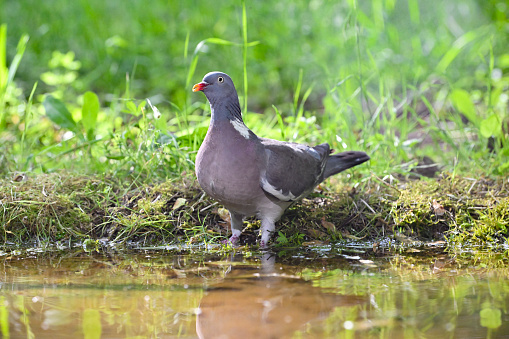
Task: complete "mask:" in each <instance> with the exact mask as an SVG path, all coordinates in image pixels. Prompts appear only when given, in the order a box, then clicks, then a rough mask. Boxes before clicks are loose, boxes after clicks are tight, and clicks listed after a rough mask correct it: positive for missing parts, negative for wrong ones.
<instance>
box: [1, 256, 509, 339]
mask: <svg viewBox="0 0 509 339" xmlns="http://www.w3.org/2000/svg"><path fill="white" fill-rule="evenodd" d="M1 254H2V256H1V257H0V333H1V334H2V337H3V338H52V339H55V338H242V339H249V338H490V337H491V338H503V337H509V279H508V278H509V268H508V267H507V256H506V255H504V254H493V253H490V254H488V253H482V252H477V253H472V252H469V253H462V254H456V255H455V256H452V255H449V254H446V253H443V251H442V250H441V249H430V248H427V249H422V248H419V249H415V248H410V249H400V250H397V251H396V250H377V251H374V250H373V249H370V248H362V247H337V248H335V247H315V248H309V249H307V250H301V251H299V252H293V251H285V252H279V253H256V252H247V251H242V250H239V251H237V252H236V253H222V254H221V253H219V254H217V253H216V254H214V253H210V250H208V251H201V250H197V249H194V250H186V251H179V250H176V249H166V250H165V249H145V250H137V251H129V252H123V251H108V252H107V253H105V252H102V251H101V253H99V252H93V253H86V252H84V251H83V250H82V249H77V250H74V251H73V250H66V251H52V252H48V251H45V252H43V253H41V252H38V251H37V250H34V251H30V250H28V251H27V250H25V251H16V252H9V253H6V252H1Z"/></svg>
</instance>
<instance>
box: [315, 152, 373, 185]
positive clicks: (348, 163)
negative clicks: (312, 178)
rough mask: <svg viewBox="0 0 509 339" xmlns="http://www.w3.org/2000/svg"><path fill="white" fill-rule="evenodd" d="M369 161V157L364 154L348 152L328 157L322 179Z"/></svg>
mask: <svg viewBox="0 0 509 339" xmlns="http://www.w3.org/2000/svg"><path fill="white" fill-rule="evenodd" d="M368 160H369V155H367V154H366V153H364V152H358V151H349V152H342V153H338V154H333V155H331V156H329V159H328V161H327V165H326V166H325V170H324V171H323V178H324V179H326V178H328V177H330V176H331V175H334V174H338V173H339V172H343V171H344V170H347V169H349V168H351V167H354V166H357V165H360V164H362V163H363V162H366V161H368Z"/></svg>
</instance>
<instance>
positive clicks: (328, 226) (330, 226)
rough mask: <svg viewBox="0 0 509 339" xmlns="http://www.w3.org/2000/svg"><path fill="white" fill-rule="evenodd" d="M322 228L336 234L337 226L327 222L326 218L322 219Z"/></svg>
mask: <svg viewBox="0 0 509 339" xmlns="http://www.w3.org/2000/svg"><path fill="white" fill-rule="evenodd" d="M322 226H323V227H324V228H325V229H327V230H328V231H331V232H336V226H335V225H334V224H333V223H331V222H330V221H327V220H325V217H322Z"/></svg>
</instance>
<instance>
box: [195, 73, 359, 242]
mask: <svg viewBox="0 0 509 339" xmlns="http://www.w3.org/2000/svg"><path fill="white" fill-rule="evenodd" d="M197 91H202V92H203V93H204V94H205V96H206V97H207V99H208V101H209V103H210V109H211V113H212V117H211V120H210V126H209V128H208V131H207V135H206V136H205V139H204V141H203V143H202V145H201V147H200V149H199V151H198V154H197V156H196V176H197V178H198V182H199V184H200V186H201V187H202V188H203V190H204V191H205V192H206V193H207V194H208V195H210V196H211V197H212V198H214V199H215V200H217V201H218V202H219V203H221V204H223V205H224V206H225V207H226V208H227V209H228V210H229V211H230V217H231V229H232V236H231V237H230V239H229V242H230V243H231V244H233V245H236V244H237V243H238V242H239V237H240V234H241V232H242V221H243V218H244V217H247V216H253V215H256V216H257V217H258V218H259V219H260V220H261V226H262V227H261V228H262V234H261V242H260V246H261V247H262V248H264V247H266V246H267V244H268V242H269V239H270V236H271V234H272V233H273V232H274V229H275V223H276V222H277V221H278V220H279V218H281V215H282V214H283V212H284V211H285V210H286V209H287V208H288V207H289V206H290V205H292V204H293V203H294V202H295V201H297V200H299V199H301V198H303V197H305V196H306V195H308V194H309V193H311V192H312V191H313V190H314V188H315V187H316V186H317V185H318V184H319V183H321V182H322V181H324V180H325V179H326V178H328V177H330V176H331V175H334V174H337V173H339V172H341V171H344V170H346V169H348V168H350V167H353V166H357V165H359V164H361V163H363V162H365V161H367V160H369V156H368V155H367V154H366V153H364V152H354V151H349V152H342V153H337V154H333V155H331V154H330V153H331V149H330V146H329V144H327V143H323V144H320V145H317V146H314V147H309V146H306V145H302V144H297V143H292V142H284V141H277V140H272V139H265V138H260V137H258V136H256V135H255V134H254V133H253V132H252V131H251V130H250V129H249V128H248V127H247V126H246V125H245V124H244V121H243V120H242V114H241V110H240V104H239V98H238V95H237V91H236V90H235V86H234V84H233V81H232V79H231V78H230V77H229V76H228V75H227V74H225V73H222V72H211V73H208V74H206V75H205V77H204V78H203V81H202V82H200V83H198V84H196V85H194V87H193V92H197Z"/></svg>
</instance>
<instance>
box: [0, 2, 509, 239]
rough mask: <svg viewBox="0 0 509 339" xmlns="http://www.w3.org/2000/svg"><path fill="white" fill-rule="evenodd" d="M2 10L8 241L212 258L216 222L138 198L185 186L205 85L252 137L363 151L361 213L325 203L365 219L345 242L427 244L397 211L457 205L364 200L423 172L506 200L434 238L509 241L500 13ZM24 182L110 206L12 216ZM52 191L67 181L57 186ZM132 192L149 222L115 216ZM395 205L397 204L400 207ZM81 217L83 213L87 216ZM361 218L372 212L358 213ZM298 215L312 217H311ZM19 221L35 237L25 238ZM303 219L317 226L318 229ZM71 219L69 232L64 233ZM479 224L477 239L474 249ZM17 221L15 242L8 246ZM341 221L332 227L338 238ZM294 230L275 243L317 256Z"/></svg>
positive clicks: (20, 209) (464, 5) (437, 6)
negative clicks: (217, 79)
mask: <svg viewBox="0 0 509 339" xmlns="http://www.w3.org/2000/svg"><path fill="white" fill-rule="evenodd" d="M2 8H3V10H2V11H1V13H0V23H4V24H3V25H2V26H1V27H2V28H1V30H0V141H1V142H0V164H1V166H0V177H2V178H4V179H3V187H2V194H3V197H4V198H3V199H7V200H5V201H4V200H1V202H2V206H3V207H2V211H3V212H2V213H3V214H0V220H2V222H3V223H4V239H8V238H10V237H14V238H17V239H25V238H26V237H29V236H33V235H34V234H35V235H40V237H50V238H55V239H60V238H62V237H78V238H79V237H88V236H90V237H96V236H104V235H107V236H108V237H111V238H112V239H117V240H120V239H127V238H128V236H133V235H136V237H138V238H140V239H141V238H142V237H143V236H145V237H146V238H153V237H156V238H157V237H161V238H162V239H174V237H175V236H184V238H185V239H186V241H187V240H190V239H191V238H192V239H194V240H195V241H197V240H196V239H202V237H203V239H205V241H214V239H215V238H214V237H215V236H216V235H210V234H209V233H208V232H207V231H206V230H207V229H212V230H215V231H216V232H218V231H219V230H218V229H214V227H212V228H210V226H212V224H213V223H214V222H215V221H218V219H217V217H215V219H214V218H212V219H210V216H211V215H210V211H209V213H208V214H207V213H201V214H200V213H198V214H197V215H195V214H193V213H194V211H188V212H186V215H187V216H186V217H185V218H183V219H182V218H180V219H179V218H177V219H174V218H175V216H174V215H173V212H171V210H169V205H164V206H162V205H161V206H159V204H161V201H159V200H158V201H159V202H158V203H157V204H156V205H154V206H153V207H150V205H151V204H149V202H151V201H153V200H150V199H156V198H155V196H152V195H151V194H152V193H149V192H147V190H149V191H151V190H156V188H157V187H160V186H158V185H169V186H171V185H172V184H171V183H174V182H180V179H179V178H181V177H184V178H188V177H189V176H190V175H191V174H192V173H193V171H194V157H195V154H196V152H197V150H198V148H199V145H200V144H201V141H202V140H203V138H204V136H205V133H206V130H207V126H208V119H209V114H208V105H207V104H206V103H205V102H204V98H203V96H193V94H192V93H191V91H190V89H191V86H192V84H193V83H194V82H198V81H199V80H200V79H201V77H202V75H203V74H205V73H207V72H208V71H211V70H223V71H226V72H227V73H229V74H230V75H231V76H232V78H233V79H234V81H235V82H236V85H237V89H238V92H239V95H240V97H241V98H240V99H241V103H242V104H243V107H244V119H245V121H246V124H247V125H248V126H249V127H250V128H251V129H252V130H253V131H254V132H255V133H257V134H258V135H260V136H264V137H270V138H277V139H285V140H290V141H296V142H303V143H308V144H316V143H321V142H323V141H328V142H329V143H331V145H332V147H333V148H335V149H336V150H338V151H339V150H345V149H346V150H350V149H355V150H363V151H366V152H367V153H368V154H369V155H370V156H371V158H372V160H371V161H370V162H369V164H366V165H363V166H360V167H358V168H356V169H355V170H354V171H352V172H349V173H350V174H349V175H353V174H355V175H354V176H353V177H352V178H350V179H349V180H350V181H349V184H350V185H357V187H358V189H362V190H364V191H363V192H361V193H362V194H368V193H369V194H371V195H370V196H367V195H366V196H363V197H362V201H361V200H353V201H345V200H344V199H341V198H338V197H341V193H331V196H333V197H335V198H338V199H339V200H338V203H340V204H341V203H344V204H346V205H345V206H343V207H341V206H336V207H335V208H338V211H341V210H344V209H346V210H345V211H344V212H341V213H339V212H338V216H337V218H340V216H343V217H345V220H349V218H352V217H353V216H357V217H358V222H360V224H359V225H357V224H355V225H354V226H353V233H354V234H356V235H355V237H361V238H362V237H364V236H366V235H368V234H369V236H370V237H373V236H375V237H376V236H379V235H380V232H379V229H378V228H377V227H380V225H382V224H383V225H386V226H387V227H389V228H391V231H393V229H394V228H395V227H396V228H401V229H402V230H405V232H407V233H408V234H409V235H412V232H414V231H415V232H417V233H418V234H426V236H427V235H429V234H432V233H433V232H430V233H429V234H428V233H427V232H424V228H425V227H424V226H423V225H413V224H412V218H411V215H410V214H405V211H408V210H409V209H410V207H409V206H407V205H405V204H406V202H404V201H406V200H408V201H414V200H415V201H416V202H420V204H421V205H419V210H422V211H424V212H423V213H427V212H426V208H425V207H426V206H427V205H426V204H429V203H430V202H429V197H430V196H433V197H434V199H435V200H437V201H439V202H441V201H445V205H444V206H446V205H447V204H448V203H449V201H448V200H447V201H446V200H444V199H442V198H441V197H435V196H434V195H433V194H432V192H429V191H427V190H426V189H425V188H426V187H424V186H429V184H428V181H426V184H419V183H408V184H407V185H410V186H409V187H411V189H412V190H413V191H410V192H409V193H408V194H406V193H401V192H406V191H401V192H400V193H398V194H400V195H397V194H394V192H393V191H392V189H391V188H387V192H392V193H390V194H392V195H391V199H390V201H391V203H390V204H389V203H388V202H385V201H384V200H383V199H384V197H385V195H387V194H389V193H387V192H385V191H384V192H385V193H380V192H375V191H373V190H372V189H371V186H372V185H374V182H376V180H374V179H373V178H382V179H384V180H382V179H380V180H382V181H383V182H386V181H387V180H389V179H390V178H394V177H397V178H408V177H410V176H413V175H414V172H415V171H416V168H417V167H419V166H421V165H423V159H428V160H430V162H431V163H437V164H438V166H439V168H440V171H441V172H443V173H449V174H447V175H446V176H447V178H450V181H451V182H452V184H451V185H453V186H454V185H463V183H464V180H466V179H464V178H468V177H471V178H475V180H477V181H478V182H482V181H483V180H494V181H495V182H497V185H498V186H497V187H502V190H501V191H500V193H499V195H497V197H498V198H497V199H499V200H496V201H495V202H491V203H488V202H484V203H486V204H487V205H481V206H485V207H486V208H485V209H484V210H483V211H482V212H479V208H478V207H479V206H477V207H476V206H470V205H468V204H467V205H464V202H465V199H463V200H461V201H460V202H459V203H458V204H459V205H458V206H466V207H465V208H466V209H462V208H463V207H458V209H457V210H456V207H454V213H456V214H454V215H455V216H454V218H452V219H449V220H448V221H447V222H446V223H445V224H446V225H447V227H448V228H446V227H445V226H444V227H443V228H440V229H441V230H442V231H444V232H445V231H451V233H449V234H453V235H456V236H457V237H456V238H455V239H458V241H460V240H461V241H467V240H468V239H470V238H472V237H473V238H474V240H475V241H477V240H479V241H480V242H485V241H488V242H489V241H492V240H493V241H494V242H498V241H499V240H501V239H502V238H503V237H504V236H507V231H506V230H505V224H504V221H503V220H504V218H505V215H506V210H507V204H506V203H505V200H503V198H504V197H505V196H506V192H507V188H505V186H504V185H505V184H502V183H500V181H501V180H502V181H503V178H504V177H506V176H507V174H508V173H509V140H508V139H509V115H508V113H507V102H508V96H507V87H508V86H509V76H508V74H509V73H508V70H509V54H507V51H506V46H507V44H508V43H509V41H508V39H507V37H508V36H509V35H508V34H507V14H506V13H505V11H504V9H503V8H504V3H503V1H497V0H493V1H490V2H481V1H474V0H470V1H466V2H465V1H457V2H448V3H447V4H446V3H443V2H441V1H431V2H430V1H426V2H424V1H404V0H393V1H381V0H374V1H372V2H371V3H367V2H366V3H364V2H357V1H355V0H351V1H348V2H344V3H331V2H323V3H322V2H320V1H312V2H309V3H300V4H295V3H294V2H291V1H278V2H263V3H256V4H255V3H246V2H244V1H241V2H239V1H230V2H222V3H221V4H218V5H217V6H213V7H211V6H210V4H208V3H206V2H200V1H198V2H196V3H188V2H184V3H182V2H180V3H179V2H175V3H167V2H162V1H154V2H152V3H151V5H150V6H146V5H145V4H144V3H143V2H141V1H138V0H130V1H127V2H122V4H120V2H116V1H111V2H108V3H104V2H101V1H98V0H91V1H88V2H86V3H85V2H76V3H73V4H72V5H68V4H67V3H65V2H60V1H57V0H54V1H49V2H42V3H38V4H37V5H33V4H31V3H30V1H28V0H20V1H17V2H7V3H3V4H2ZM112 12H114V13H115V16H113V17H111V13H112ZM19 17H24V18H26V20H18V19H17V18H19ZM62 17H66V18H68V19H69V20H70V21H72V22H73V23H74V24H73V25H72V27H71V26H69V25H67V22H69V21H68V20H66V21H62V20H61V19H60V18H62ZM218 18H219V19H218ZM282 18H285V19H282ZM248 28H249V29H248ZM191 51H192V52H191ZM248 89H249V90H248ZM259 113H261V114H259ZM19 173H25V174H27V175H28V177H29V178H32V180H36V181H41V182H45V183H46V185H45V186H43V187H46V188H47V187H50V186H51V183H50V182H47V180H57V183H53V184H52V185H53V186H54V187H60V188H59V189H62V190H63V191H64V192H67V188H66V187H67V185H70V187H71V188H72V189H76V187H75V186H74V185H75V184H74V183H71V182H73V181H74V180H75V179H76V178H78V179H76V180H78V182H83V180H85V179H83V178H88V179H87V180H89V181H91V182H95V181H96V180H99V181H100V182H101V183H100V184H99V183H98V184H97V185H99V186H100V187H102V188H103V189H107V190H108V193H107V194H106V195H104V193H100V192H102V191H101V190H99V191H97V190H96V189H95V188H94V189H91V190H90V191H87V189H88V188H86V187H87V186H85V187H81V186H79V190H85V192H89V193H88V194H89V198H86V197H83V196H81V195H80V194H78V193H77V192H67V193H62V194H59V195H58V197H54V199H55V200H51V202H50V203H49V202H48V197H47V196H45V195H44V194H42V192H43V191H37V190H40V189H41V187H40V185H38V184H34V183H31V184H30V185H29V184H26V185H28V186H29V187H32V188H27V192H28V193H27V192H25V193H24V194H27V196H26V197H25V198H23V200H22V202H21V203H19V204H18V203H16V206H14V205H12V204H11V203H7V202H9V201H11V202H14V201H16V202H17V201H18V200H16V199H17V198H16V197H15V196H12V194H11V193H9V192H10V191H9V190H7V189H8V188H12V186H11V182H10V181H11V180H13V179H14V178H17V177H18V175H19ZM51 173H54V176H52V175H51ZM48 175H49V176H48ZM62 177H64V178H69V179H68V180H67V179H65V180H64V181H63V182H64V183H63V184H58V180H60V181H62V179H57V178H62ZM34 178H40V179H34ZM387 178H389V179H387ZM87 180H85V181H87ZM380 180H378V181H380ZM436 182H437V183H438V182H440V181H439V180H436ZM467 182H468V180H467ZM23 183H24V182H23ZM23 183H22V184H20V185H24V184H23ZM15 185H16V184H15ZM329 185H330V184H329ZM380 185H382V186H384V185H385V184H380ZM388 185H392V184H388ZM419 185H424V186H423V187H421V186H419ZM28 186H27V187H28ZM53 186H52V187H53ZM447 187H448V188H447V190H445V188H444V191H440V190H439V191H440V192H441V193H443V194H444V195H445V196H447V194H452V195H454V194H455V193H454V187H452V186H450V185H449V186H447ZM32 189H34V190H35V191H34V192H32V191H31V190H32ZM167 189H170V188H167ZM195 189H196V188H195V186H193V189H191V191H190V192H186V191H185V190H184V191H182V192H181V193H179V194H181V195H182V197H185V199H186V201H191V200H192V201H194V200H193V199H191V198H190V197H189V194H193V198H194V199H195V198H196V196H195V195H196V192H195V191H194V190H195ZM5 190H7V191H5ZM397 190H400V188H397ZM137 191H140V192H141V191H144V192H145V193H143V194H146V195H147V196H145V197H143V198H140V199H141V200H140V201H139V204H141V205H143V206H145V207H144V208H142V210H143V211H145V212H146V211H150V213H148V212H146V213H145V212H144V213H141V214H140V213H131V212H132V211H131V212H129V213H127V212H125V211H124V210H123V209H124V208H126V207H125V206H129V204H127V202H125V201H121V199H120V198H116V197H122V196H130V197H134V196H136V192H137ZM156 191H157V190H156ZM192 192H195V193H192ZM470 193H472V191H470ZM96 194H99V195H98V196H96ZM140 194H141V193H140ZM174 194H177V193H176V192H174ZM337 194H339V195H337ZM462 194H466V192H463V191H462ZM418 195H420V196H418ZM462 196H463V195H462ZM465 196H468V195H465ZM103 198H104V199H105V200H103ZM436 198H438V199H436ZM480 198H481V199H484V197H483V196H481V197H480ZM83 199H84V200H83ZM86 199H89V200H86ZM143 199H149V200H143ZM377 199H382V202H377ZM398 199H403V200H402V202H401V203H400V204H399V205H393V202H394V201H398ZM500 199H502V200H500ZM163 200H164V199H163ZM467 200H468V199H467ZM83 201H88V203H90V204H91V205H86V208H83V207H80V206H82V205H83ZM165 201H166V200H165ZM168 201H171V200H168ZM168 201H166V203H168V204H170V203H169V202H168ZM432 202H433V201H431V203H432ZM208 203H210V204H212V202H208ZM9 204H10V205H9ZM100 204H103V206H102V207H100V206H99V205H100ZM200 204H201V202H200ZM359 204H360V205H359ZM379 204H381V205H379ZM442 204H443V202H442ZM451 204H452V203H451ZM135 205H136V206H138V200H136V204H135ZM354 205H355V206H356V207H355V208H356V209H357V210H356V211H357V212H354V211H353V210H352V208H353V207H352V206H354ZM366 205H367V206H370V207H371V209H372V211H371V210H369V208H367V207H366V208H367V209H364V210H362V212H359V211H360V210H359V208H360V207H359V206H366ZM453 205H454V204H453ZM453 205H451V206H453ZM6 206H8V207H6ZM55 206H58V208H62V209H61V210H55ZM77 206H78V207H77ZM98 206H99V207H98ZM105 206H107V207H108V208H110V209H120V210H121V211H122V212H119V214H115V213H113V212H112V210H109V209H106V207H105ZM300 206H301V207H300V208H301V209H303V211H306V213H310V212H309V210H307V209H306V207H305V206H306V204H305V203H304V204H303V205H300ZM373 206H383V207H380V208H378V207H377V208H375V207H373ZM387 206H391V209H392V212H390V213H389V212H387V210H386V207H387ZM396 206H398V207H396ZM448 206H449V205H448ZM454 206H456V205H454ZM428 207H429V206H428ZM470 207H476V209H475V211H476V213H472V210H469V208H470ZM398 208H399V210H398ZM130 209H132V208H131V207H129V208H128V209H127V210H128V211H130ZM410 210H411V209H410ZM91 211H95V212H91ZM99 211H100V212H99ZM373 211H374V212H373ZM204 212H205V211H204ZM428 212H429V211H428ZM94 213H96V214H94ZM97 213H98V214H97ZM165 213H166V214H165ZM291 213H294V212H291ZM291 213H290V215H292V214H291ZM451 213H452V212H451ZM490 213H491V214H490ZM375 215H377V217H376V218H378V219H376V218H375ZM456 215H459V217H461V219H456ZM18 216H23V217H26V218H28V219H25V223H23V222H22V220H23V219H20V220H21V221H20V220H19V218H18ZM212 216H213V215H212ZM310 216H312V217H315V216H316V217H318V219H316V220H318V221H315V224H317V223H321V220H322V219H321V217H322V216H321V215H318V216H317V215H315V214H313V213H311V214H310ZM327 218H332V219H334V220H336V218H335V217H334V216H332V215H330V216H328V217H327ZM327 218H326V220H325V221H327V220H328V219H327ZM73 219H76V220H77V225H78V227H72V225H73V221H72V220H73ZM117 219H118V220H117ZM297 219H298V218H297ZM481 219H482V220H485V221H484V225H485V226H483V227H484V228H483V227H480V228H479V229H478V231H475V232H474V231H472V232H473V233H469V232H471V230H472V229H474V228H476V227H477V226H474V225H477V223H478V222H479V220H481ZM286 220H288V219H286ZM292 220H293V219H292ZM302 220H306V222H308V221H310V220H309V219H307V217H302ZM377 220H378V221H377ZM381 220H383V222H382V221H381ZM422 220H425V221H426V222H430V223H431V224H436V222H435V221H436V220H432V219H430V218H424V217H423V219H422ZM15 221H16V223H17V224H16V225H18V226H19V227H20V228H19V229H14V228H9V227H13V226H12V225H14V223H15ZM343 221H344V220H343ZM343 221H341V220H339V224H340V225H342V226H338V225H336V224H335V227H337V228H342V227H343V224H344V222H343ZM414 221H415V220H414ZM380 223H381V224H380ZM458 223H459V224H458ZM445 224H444V225H445ZM6 225H7V226H8V227H6ZM87 225H88V226H87ZM113 225H117V226H113ZM169 225H171V226H169ZM179 225H183V226H182V227H183V229H182V230H180V229H178V227H179ZM292 225H293V226H292ZM325 225H328V224H327V223H325ZM407 225H410V226H408V227H409V228H407ZM461 225H466V226H465V227H463V228H462V226H461ZM205 226H207V227H205ZM254 226H255V227H253V229H256V223H255V224H254ZM322 226H323V225H322V224H317V230H318V231H319V232H322V233H323V234H326V235H328V236H331V237H332V239H334V240H339V239H341V238H342V237H344V235H341V234H340V233H341V232H339V233H338V234H330V232H323V229H320V227H322ZM386 226H383V227H384V229H385V227H386ZM98 227H99V228H98ZM299 227H301V223H293V224H291V223H290V224H284V225H283V227H282V229H283V230H284V232H283V233H281V235H280V239H281V242H282V243H284V242H285V241H286V242H288V243H297V242H302V241H304V240H305V239H321V236H320V233H317V234H315V235H313V234H307V233H304V232H303V231H299ZM68 229H69V232H67V231H66V230H68ZM102 229H104V230H102ZM112 229H114V231H111V230H112ZM476 229H477V228H476ZM42 230H43V231H42ZM147 230H150V231H147ZM318 231H317V232H318ZM328 231H330V230H328ZM8 232H13V234H10V233H8ZM108 232H110V233H108ZM140 232H141V233H140ZM454 232H456V233H454ZM382 233H383V232H382ZM215 234H217V233H215ZM301 234H304V236H301ZM290 239H291V240H290Z"/></svg>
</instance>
